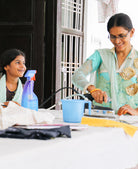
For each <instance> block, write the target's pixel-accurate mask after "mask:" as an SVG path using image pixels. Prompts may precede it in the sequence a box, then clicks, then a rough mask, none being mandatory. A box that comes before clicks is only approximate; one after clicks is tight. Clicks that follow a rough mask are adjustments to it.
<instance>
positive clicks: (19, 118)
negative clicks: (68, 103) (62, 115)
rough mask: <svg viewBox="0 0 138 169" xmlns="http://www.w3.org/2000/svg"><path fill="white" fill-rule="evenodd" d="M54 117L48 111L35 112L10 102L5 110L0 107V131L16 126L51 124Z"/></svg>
mask: <svg viewBox="0 0 138 169" xmlns="http://www.w3.org/2000/svg"><path fill="white" fill-rule="evenodd" d="M54 119H55V117H54V115H53V114H51V113H50V110H47V109H45V111H41V110H39V111H35V110H31V109H28V108H24V107H22V106H19V105H17V104H16V103H14V102H12V101H10V102H9V104H8V106H7V107H6V108H3V107H2V106H1V105H0V129H5V128H8V127H11V126H13V125H15V124H18V125H32V124H40V123H41V124H42V123H43V124H51V123H52V122H53V121H54Z"/></svg>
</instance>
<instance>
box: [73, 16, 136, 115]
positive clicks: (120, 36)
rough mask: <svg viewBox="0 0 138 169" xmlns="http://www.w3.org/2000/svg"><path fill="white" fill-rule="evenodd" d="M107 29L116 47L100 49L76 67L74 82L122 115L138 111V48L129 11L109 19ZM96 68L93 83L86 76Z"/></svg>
mask: <svg viewBox="0 0 138 169" xmlns="http://www.w3.org/2000/svg"><path fill="white" fill-rule="evenodd" d="M107 30H108V32H109V38H110V41H111V42H112V44H113V45H114V48H112V49H99V50H96V51H95V52H94V53H93V54H92V55H91V56H90V57H89V58H88V59H87V60H86V61H85V62H84V63H83V65H82V66H81V67H80V68H79V69H78V70H76V71H75V73H74V75H73V77H72V82H73V84H74V85H75V86H76V87H78V88H80V89H81V90H82V91H83V92H86V91H88V92H89V93H90V94H91V95H92V97H93V98H94V104H95V105H100V106H101V104H102V106H106V107H111V108H113V109H114V110H115V112H116V113H118V115H121V114H126V113H128V114H131V115H138V83H137V80H138V79H137V78H138V51H136V50H135V49H134V48H133V46H132V45H131V42H130V41H131V38H132V37H133V35H134V32H135V29H134V28H133V25H132V22H131V19H130V17H129V16H128V15H126V14H124V13H118V14H115V15H113V16H112V17H111V18H110V19H109V21H108V23H107ZM94 72H96V78H95V83H94V84H91V83H90V82H89V81H87V79H86V77H87V75H89V74H90V73H94ZM108 98H111V99H110V101H108Z"/></svg>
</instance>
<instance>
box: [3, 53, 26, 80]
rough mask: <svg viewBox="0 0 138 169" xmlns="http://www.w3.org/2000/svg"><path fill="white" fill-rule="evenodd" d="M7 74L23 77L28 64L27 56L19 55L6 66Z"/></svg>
mask: <svg viewBox="0 0 138 169" xmlns="http://www.w3.org/2000/svg"><path fill="white" fill-rule="evenodd" d="M4 69H5V71H6V75H10V76H13V77H23V75H24V73H25V71H26V66H25V58H24V56H22V55H18V56H17V57H16V58H15V59H14V60H13V61H12V62H11V63H10V64H9V65H7V66H5V67H4Z"/></svg>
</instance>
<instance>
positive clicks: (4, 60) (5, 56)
mask: <svg viewBox="0 0 138 169" xmlns="http://www.w3.org/2000/svg"><path fill="white" fill-rule="evenodd" d="M19 55H22V56H24V58H25V57H26V56H25V53H24V52H22V51H21V50H19V49H9V50H6V51H5V52H4V53H2V55H1V56H0V72H1V73H2V74H5V73H6V72H5V70H4V67H5V66H7V65H10V63H11V62H12V61H13V60H14V59H15V58H16V57H17V56H19Z"/></svg>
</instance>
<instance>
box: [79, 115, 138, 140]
mask: <svg viewBox="0 0 138 169" xmlns="http://www.w3.org/2000/svg"><path fill="white" fill-rule="evenodd" d="M81 124H88V125H89V126H95V127H119V128H123V129H124V131H125V133H126V134H128V135H130V136H131V137H132V136H133V135H134V134H135V132H136V131H137V130H138V127H135V126H132V125H130V124H126V123H122V122H118V121H114V120H108V119H98V118H89V117H83V118H82V121H81Z"/></svg>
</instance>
